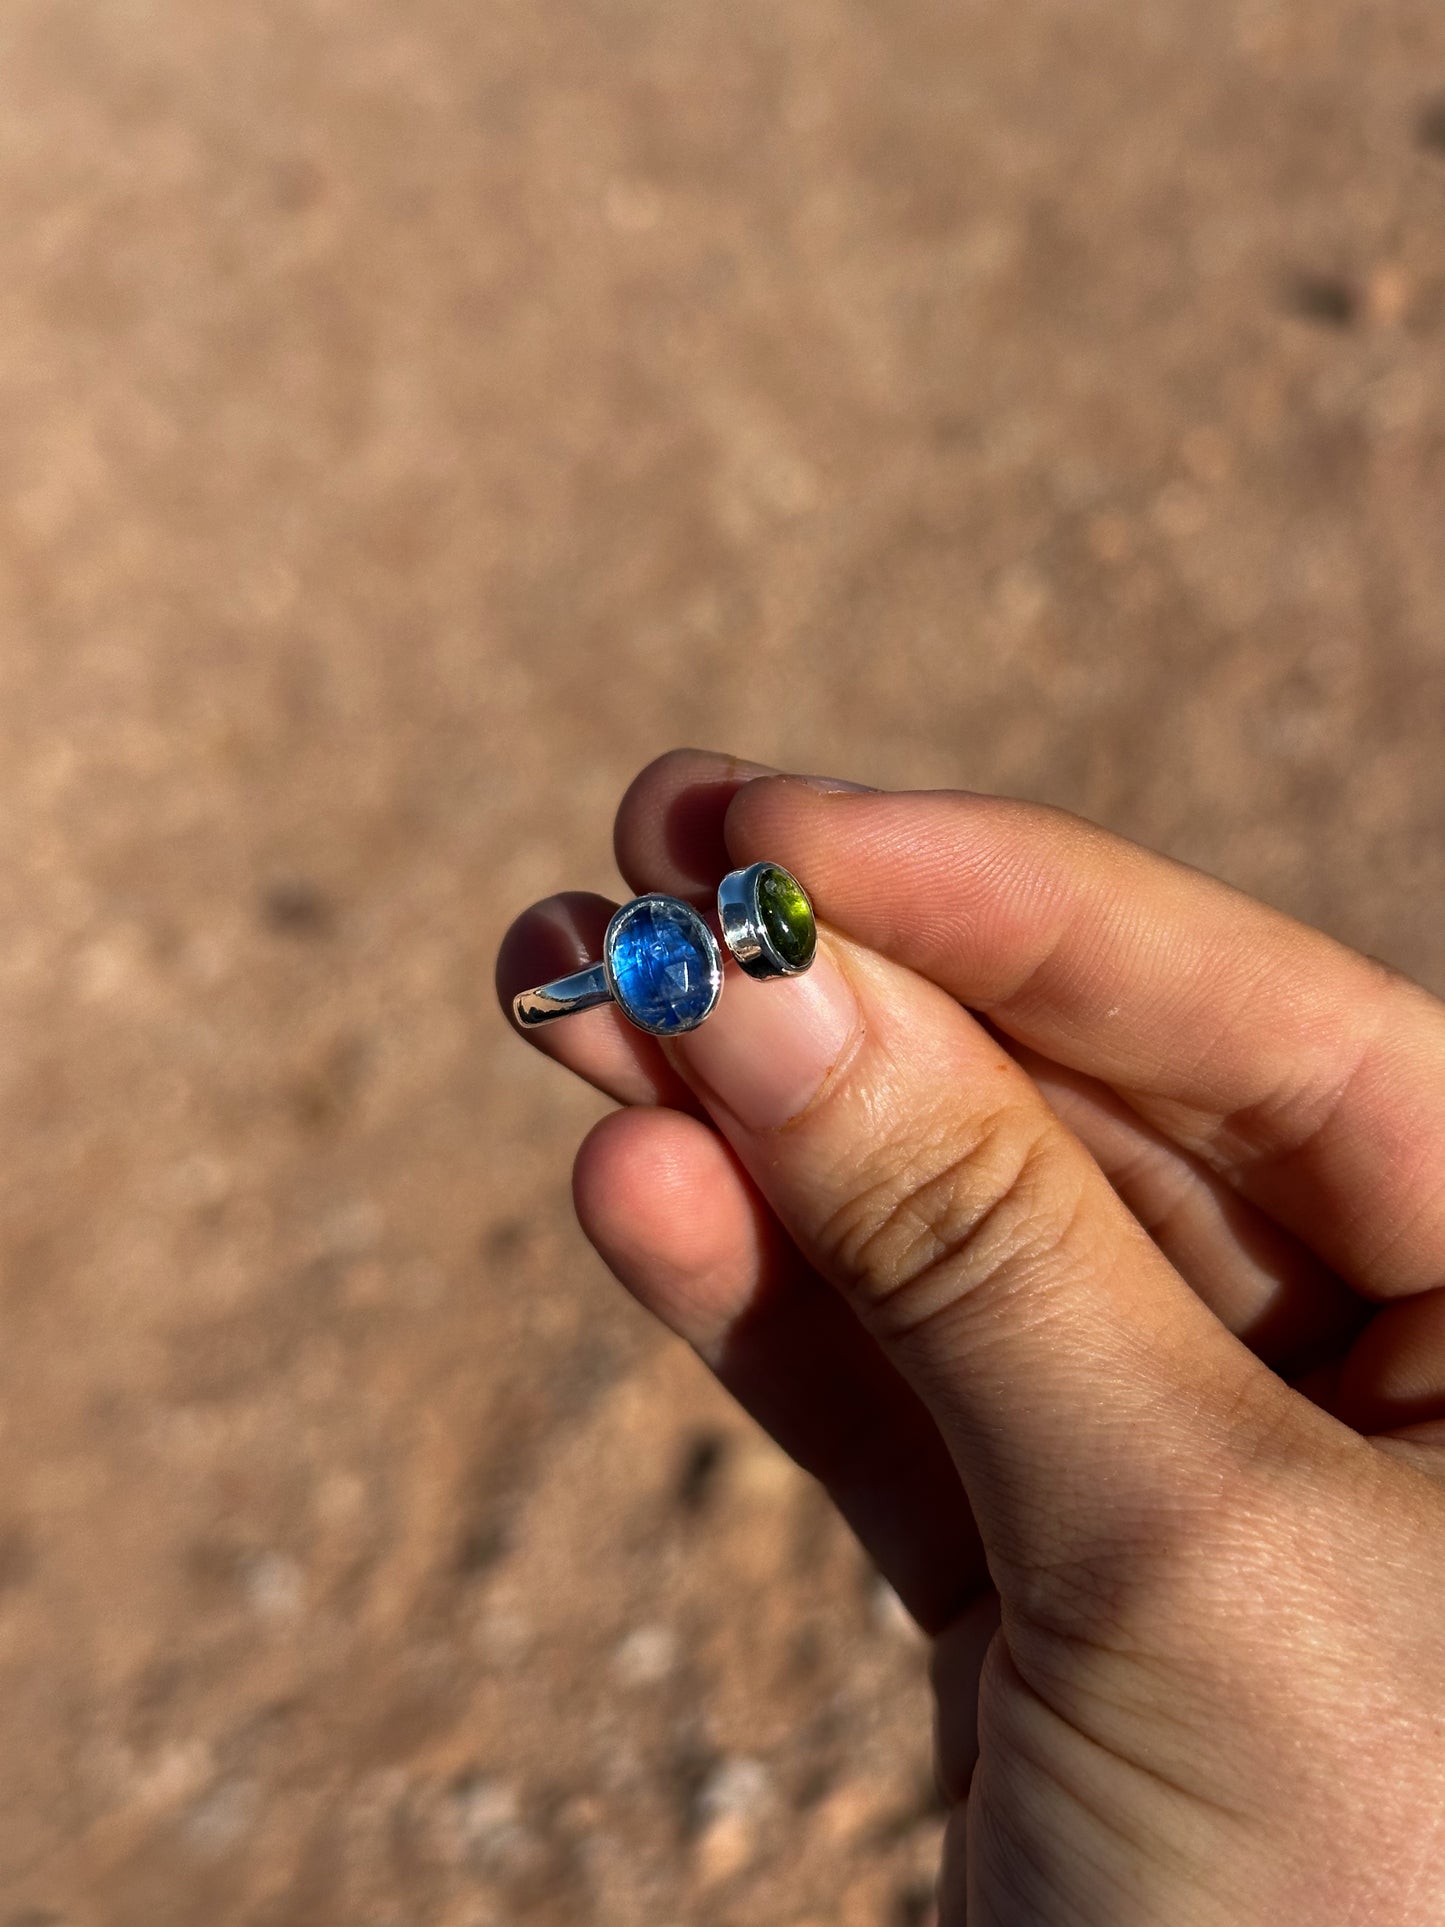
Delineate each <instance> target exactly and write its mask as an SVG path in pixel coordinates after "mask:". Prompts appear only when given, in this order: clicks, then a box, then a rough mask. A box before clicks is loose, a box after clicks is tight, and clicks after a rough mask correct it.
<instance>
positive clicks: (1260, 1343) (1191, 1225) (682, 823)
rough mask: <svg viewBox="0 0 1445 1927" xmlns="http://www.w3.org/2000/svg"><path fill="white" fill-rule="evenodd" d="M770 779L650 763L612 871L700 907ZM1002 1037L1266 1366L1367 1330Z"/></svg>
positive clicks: (1165, 1151)
mask: <svg viewBox="0 0 1445 1927" xmlns="http://www.w3.org/2000/svg"><path fill="white" fill-rule="evenodd" d="M769 774H776V772H770V771H768V770H766V769H764V768H763V767H762V766H761V765H758V764H753V763H743V762H740V761H738V760H737V759H736V758H727V757H721V756H715V755H713V754H712V753H710V752H708V751H705V750H674V751H672V752H671V753H670V754H668V755H666V756H663V757H660V758H659V759H658V760H657V761H656V762H654V763H652V764H649V765H648V767H647V768H646V769H645V770H643V771H642V773H641V774H640V775H639V776H638V777H637V778H636V779H635V781H634V782H633V784H632V785H631V787H630V788H629V790H628V791H627V794H626V796H625V797H624V799H623V802H622V805H621V807H620V809H619V811H618V816H617V826H616V837H615V840H616V846H617V856H618V862H619V864H620V865H621V867H622V869H623V871H624V873H625V874H626V875H627V877H628V878H629V881H631V882H632V883H633V884H634V885H635V886H636V887H637V888H639V889H641V888H652V889H665V890H670V891H673V892H676V893H678V894H688V895H691V896H693V897H694V898H695V899H696V900H698V901H699V902H704V901H706V900H708V898H709V897H710V896H711V892H712V890H713V889H714V888H715V887H716V881H717V878H718V876H719V875H720V874H721V873H722V871H723V870H724V869H725V868H726V867H727V866H728V865H729V863H730V861H731V859H730V857H729V854H728V849H727V837H726V825H727V816H728V810H729V808H730V806H731V805H732V802H733V799H734V797H735V796H737V795H738V793H739V791H740V790H741V789H742V788H743V787H744V785H745V784H747V783H750V782H753V781H755V780H757V778H759V777H762V776H766V775H769ZM805 874H806V873H805ZM999 1034H1000V1035H1001V1036H1003V1039H1004V1043H1005V1047H1006V1048H1007V1049H1008V1050H1009V1051H1010V1052H1011V1053H1012V1054H1013V1055H1014V1056H1015V1057H1016V1058H1017V1059H1018V1060H1019V1061H1020V1062H1022V1063H1024V1064H1025V1065H1026V1066H1027V1068H1028V1069H1029V1071H1030V1074H1031V1075H1032V1076H1034V1078H1035V1080H1036V1081H1041V1082H1042V1084H1043V1087H1044V1088H1045V1089H1046V1092H1047V1094H1048V1095H1049V1097H1050V1099H1051V1101H1053V1102H1054V1103H1055V1108H1057V1109H1061V1113H1062V1114H1063V1115H1064V1116H1065V1117H1066V1119H1067V1121H1068V1122H1069V1124H1070V1125H1071V1127H1072V1128H1073V1130H1074V1131H1075V1132H1076V1134H1077V1135H1078V1136H1079V1138H1080V1139H1081V1141H1082V1142H1083V1143H1084V1145H1085V1146H1086V1147H1087V1148H1088V1150H1089V1151H1090V1152H1091V1153H1092V1154H1093V1156H1094V1157H1095V1158H1096V1159H1097V1160H1098V1161H1099V1162H1100V1164H1101V1165H1102V1166H1103V1168H1104V1170H1105V1172H1106V1173H1107V1175H1108V1176H1109V1178H1110V1180H1111V1181H1112V1182H1113V1183H1114V1185H1115V1187H1116V1189H1118V1190H1119V1192H1120V1195H1121V1196H1123V1197H1124V1199H1125V1202H1126V1203H1127V1204H1128V1205H1129V1206H1130V1208H1131V1209H1132V1210H1133V1211H1134V1212H1135V1215H1136V1216H1138V1217H1140V1218H1141V1220H1142V1221H1143V1222H1144V1223H1145V1224H1146V1227H1147V1228H1148V1230H1149V1231H1150V1233H1151V1235H1152V1236H1153V1237H1154V1238H1155V1240H1156V1242H1157V1243H1158V1244H1159V1246H1160V1248H1161V1250H1163V1252H1164V1254H1165V1256H1166V1257H1167V1258H1168V1259H1169V1260H1170V1262H1171V1263H1172V1264H1174V1265H1175V1266H1176V1268H1177V1269H1178V1270H1180V1271H1181V1272H1182V1274H1183V1276H1184V1277H1185V1278H1186V1280H1187V1281H1188V1283H1189V1284H1190V1285H1191V1286H1192V1287H1193V1289H1194V1290H1195V1291H1196V1292H1197V1293H1198V1294H1199V1296H1200V1297H1201V1298H1202V1299H1203V1300H1204V1302H1205V1303H1206V1304H1207V1305H1208V1306H1209V1307H1210V1309H1211V1310H1212V1311H1214V1312H1215V1314H1216V1315H1217V1316H1218V1317H1220V1318H1221V1319H1223V1321H1224V1322H1225V1323H1226V1324H1227V1325H1228V1326H1229V1328H1230V1329H1231V1330H1232V1331H1235V1332H1238V1333H1240V1334H1241V1335H1242V1336H1244V1337H1245V1338H1246V1341H1247V1342H1248V1343H1249V1344H1250V1345H1251V1347H1252V1349H1254V1350H1255V1351H1257V1352H1258V1353H1259V1354H1260V1356H1261V1357H1264V1358H1266V1359H1267V1360H1268V1361H1269V1362H1270V1363H1272V1364H1277V1365H1280V1366H1281V1367H1283V1368H1285V1369H1288V1370H1293V1369H1295V1368H1296V1367H1297V1365H1298V1362H1299V1360H1300V1359H1301V1358H1302V1357H1303V1358H1310V1357H1313V1356H1316V1355H1321V1354H1326V1355H1327V1354H1328V1353H1329V1352H1330V1351H1331V1350H1334V1349H1338V1348H1341V1347H1342V1346H1343V1345H1344V1344H1345V1343H1346V1342H1347V1341H1348V1338H1349V1337H1350V1335H1351V1334H1352V1333H1353V1332H1354V1331H1355V1330H1357V1329H1358V1327H1359V1324H1360V1322H1361V1315H1362V1314H1361V1308H1360V1304H1359V1301H1358V1299H1357V1298H1356V1297H1355V1295H1354V1294H1353V1293H1352V1292H1351V1291H1350V1290H1349V1289H1348V1287H1346V1286H1345V1285H1343V1284H1342V1282H1341V1281H1340V1280H1339V1278H1338V1277H1337V1276H1336V1275H1335V1274H1334V1273H1333V1272H1332V1271H1331V1270H1330V1268H1329V1267H1328V1266H1327V1265H1325V1264H1324V1263H1323V1262H1322V1261H1321V1260H1320V1259H1319V1258H1318V1257H1316V1256H1315V1254H1314V1253H1312V1252H1310V1251H1309V1250H1308V1249H1307V1248H1306V1247H1305V1246H1304V1245H1303V1244H1302V1243H1301V1242H1300V1240H1299V1239H1298V1238H1296V1237H1295V1236H1293V1234H1291V1233H1289V1232H1287V1231H1286V1230H1284V1229H1283V1228H1282V1227H1281V1226H1279V1225H1277V1224H1276V1223H1275V1222H1274V1220H1273V1219H1272V1218H1271V1217H1270V1216H1269V1215H1268V1213H1267V1212H1265V1211H1263V1210H1262V1209H1261V1208H1260V1207H1258V1206H1257V1205H1254V1204H1251V1203H1250V1202H1249V1201H1248V1200H1247V1199H1245V1198H1244V1197H1243V1196H1241V1195H1240V1194H1239V1193H1238V1192H1237V1191H1236V1190H1235V1189H1234V1188H1233V1187H1232V1186H1231V1185H1230V1183H1229V1182H1228V1180H1227V1179H1226V1178H1224V1177H1221V1176H1220V1175H1219V1174H1217V1173H1215V1172H1213V1171H1211V1170H1210V1169H1209V1168H1208V1167H1207V1165H1206V1164H1205V1163H1204V1162H1203V1160H1202V1159H1201V1158H1199V1157H1197V1156H1195V1155H1193V1154H1191V1153H1189V1152H1187V1151H1185V1150H1183V1149H1182V1148H1181V1147H1180V1146H1178V1145H1176V1144H1174V1143H1173V1141H1172V1140H1171V1139H1170V1138H1169V1137H1168V1135H1167V1134H1166V1133H1165V1132H1164V1131H1162V1130H1160V1129H1158V1128H1156V1127H1155V1126H1153V1125H1151V1124H1148V1123H1146V1122H1145V1120H1144V1119H1143V1118H1141V1117H1140V1116H1139V1114H1138V1112H1137V1111H1135V1110H1134V1109H1133V1108H1132V1107H1131V1106H1130V1105H1129V1104H1128V1103H1126V1102H1125V1101H1124V1100H1123V1099H1121V1098H1119V1097H1117V1096H1116V1095H1115V1094H1114V1093H1112V1092H1111V1091H1110V1090H1109V1088H1108V1087H1107V1086H1106V1085H1104V1084H1103V1083H1101V1082H1100V1080H1098V1079H1097V1078H1091V1077H1089V1076H1088V1075H1087V1074H1085V1073H1083V1072H1079V1071H1071V1070H1069V1069H1067V1068H1066V1067H1064V1066H1062V1065H1057V1064H1054V1063H1053V1061H1052V1060H1051V1059H1047V1058H1045V1057H1044V1056H1043V1054H1042V1053H1041V1052H1037V1051H1035V1052H1030V1051H1029V1050H1028V1047H1027V1046H1026V1045H1022V1044H1020V1043H1018V1042H1017V1040H1016V1039H1014V1038H1010V1037H1007V1036H1006V1035H1004V1034H1003V1033H999Z"/></svg>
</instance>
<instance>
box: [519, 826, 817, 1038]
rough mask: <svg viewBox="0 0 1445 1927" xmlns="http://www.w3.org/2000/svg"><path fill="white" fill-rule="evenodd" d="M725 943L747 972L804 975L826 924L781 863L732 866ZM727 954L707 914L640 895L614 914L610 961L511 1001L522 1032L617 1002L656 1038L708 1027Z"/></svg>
mask: <svg viewBox="0 0 1445 1927" xmlns="http://www.w3.org/2000/svg"><path fill="white" fill-rule="evenodd" d="M717 906H718V923H719V926H720V928H721V930H722V933H723V942H724V943H725V944H726V945H727V947H728V950H729V952H730V953H731V955H732V956H733V957H734V958H735V960H736V961H737V964H738V966H739V968H740V969H742V970H743V971H745V972H746V973H747V975H748V976H750V977H754V978H758V979H768V978H776V977H796V976H798V975H799V974H800V973H801V972H803V971H805V970H807V969H808V968H809V967H810V965H811V964H812V961H813V958H814V955H815V954H816V951H817V925H816V924H815V922H814V919H813V906H812V905H811V903H810V902H809V901H808V896H807V892H806V891H805V890H804V889H803V886H802V885H801V884H800V883H799V882H798V880H797V878H796V877H794V876H792V875H791V874H790V873H789V872H788V871H787V870H784V869H783V868H782V867H781V866H780V865H778V864H776V863H754V864H752V865H750V866H749V868H747V869H745V870H733V871H731V872H730V873H729V874H728V875H727V876H725V877H724V878H723V880H722V882H721V883H720V884H719V885H718V893H717ZM722 986H723V954H722V950H721V948H720V947H719V944H718V940H717V938H716V937H715V936H714V935H713V933H712V931H711V930H710V929H709V928H708V925H707V923H706V921H705V920H704V918H703V916H702V914H701V912H699V911H697V910H694V909H693V907H692V905H691V904H689V903H684V902H683V900H682V899H681V897H671V896H664V895H661V894H651V895H648V896H641V897H634V898H633V899H632V901H631V902H630V903H624V904H623V905H622V907H621V908H620V909H619V910H617V911H616V912H614V914H613V917H612V920H611V921H610V923H609V924H608V926H607V933H606V935H605V936H604V938H603V940H602V957H601V961H600V962H598V963H594V964H588V965H587V966H586V967H585V968H584V969H582V970H575V971H573V972H572V974H571V975H570V976H567V977H557V978H555V979H554V980H553V981H552V982H551V983H548V984H539V985H538V986H537V988H536V989H535V990H524V991H521V992H519V993H518V995H517V996H515V997H514V998H513V999H512V1014H513V1016H514V1017H515V1018H516V1020H517V1023H518V1025H519V1026H520V1027H521V1028H522V1029H523V1030H535V1029H536V1028H537V1027H538V1026H539V1025H542V1024H550V1023H554V1022H555V1021H556V1020H557V1019H558V1018H559V1017H572V1016H575V1015H576V1014H577V1013H578V1012H580V1011H584V1010H593V1009H596V1008H597V1006H598V1005H601V1004H616V1005H617V1007H618V1009H619V1010H620V1011H621V1012H622V1014H623V1016H624V1017H626V1018H627V1020H628V1022H629V1023H631V1024H633V1025H635V1026H636V1028H637V1029H638V1030H641V1031H645V1032H646V1033H647V1034H648V1035H649V1036H650V1037H680V1036H683V1035H685V1034H686V1033H687V1032H688V1031H690V1030H696V1029H697V1027H698V1025H699V1024H702V1023H705V1022H706V1021H707V1019H708V1018H709V1017H710V1016H711V1015H712V1013H713V1011H714V1010H716V1008H717V1001H718V998H719V997H720V996H721V995H722Z"/></svg>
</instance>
